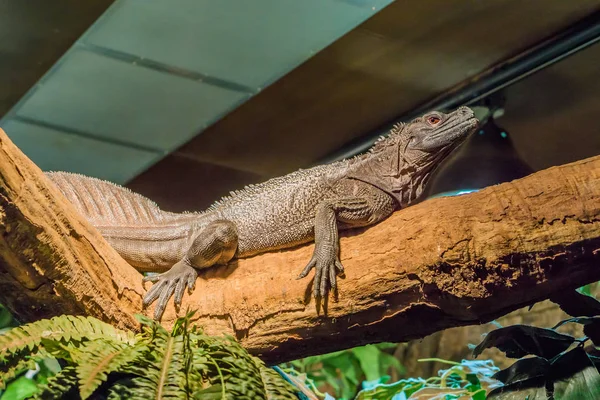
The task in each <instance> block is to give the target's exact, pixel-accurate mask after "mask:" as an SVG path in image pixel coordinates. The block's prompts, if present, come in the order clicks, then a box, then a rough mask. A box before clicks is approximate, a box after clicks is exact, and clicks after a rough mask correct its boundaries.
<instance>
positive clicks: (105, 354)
mask: <svg viewBox="0 0 600 400" xmlns="http://www.w3.org/2000/svg"><path fill="white" fill-rule="evenodd" d="M146 349H147V348H146V347H145V346H133V347H132V346H128V345H125V344H122V343H115V342H107V341H105V340H102V339H98V340H94V341H91V342H87V343H86V344H85V346H82V347H81V348H79V349H74V350H72V351H71V358H72V360H73V362H74V363H76V365H77V367H76V372H77V377H78V378H79V394H80V395H81V398H82V399H87V398H88V397H89V396H90V395H91V394H92V393H93V392H94V390H96V389H97V388H98V386H100V385H101V384H102V383H103V382H105V381H106V379H107V377H108V375H109V374H110V373H111V372H115V371H119V370H120V368H121V367H123V366H124V365H126V364H128V363H132V362H134V361H136V359H137V358H138V357H140V356H141V353H143V352H144V351H145V350H146Z"/></svg>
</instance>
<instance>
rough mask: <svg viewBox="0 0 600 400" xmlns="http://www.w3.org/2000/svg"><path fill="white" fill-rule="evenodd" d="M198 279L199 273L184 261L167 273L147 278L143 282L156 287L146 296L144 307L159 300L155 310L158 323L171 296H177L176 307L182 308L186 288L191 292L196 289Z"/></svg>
mask: <svg viewBox="0 0 600 400" xmlns="http://www.w3.org/2000/svg"><path fill="white" fill-rule="evenodd" d="M197 277H198V272H196V270H195V269H194V268H193V267H192V266H191V265H189V264H187V263H185V262H184V261H180V262H178V263H177V264H175V265H173V266H172V267H171V269H170V270H168V271H167V272H165V273H162V274H159V275H152V276H145V277H144V279H143V280H142V281H143V282H154V285H152V287H151V288H150V290H148V293H146V296H144V300H143V305H144V307H147V306H149V305H150V304H152V303H154V301H155V300H156V299H158V303H157V304H156V308H155V309H154V319H155V320H157V321H158V320H160V319H161V317H162V315H163V313H164V312H165V308H166V307H167V302H168V301H169V299H170V298H171V296H173V295H175V299H174V302H175V306H176V307H180V306H181V300H182V299H183V293H184V292H185V288H186V287H187V288H188V289H189V291H190V292H191V291H192V290H193V289H194V285H195V283H196V278H197Z"/></svg>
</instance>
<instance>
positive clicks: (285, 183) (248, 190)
mask: <svg viewBox="0 0 600 400" xmlns="http://www.w3.org/2000/svg"><path fill="white" fill-rule="evenodd" d="M347 162H348V161H346V160H343V161H338V162H335V163H332V164H324V165H318V166H316V167H312V168H309V169H299V170H297V171H295V172H292V173H290V174H287V175H283V176H278V177H276V178H271V179H269V180H268V181H265V182H262V183H257V184H251V185H247V186H245V187H244V188H243V189H240V190H234V191H232V192H229V195H227V196H224V197H222V198H221V199H220V200H217V201H216V202H214V203H213V204H212V205H211V206H210V207H209V208H208V209H207V210H206V212H211V211H215V210H217V209H219V208H221V207H223V206H228V205H231V204H232V203H234V202H238V201H244V200H248V199H251V198H253V197H255V196H263V195H264V194H265V193H268V192H270V191H271V190H273V189H275V190H276V189H282V188H289V189H290V190H293V189H292V187H293V185H298V184H300V183H301V182H305V181H306V180H307V179H318V178H319V176H321V175H323V174H327V173H329V172H331V171H339V170H343V168H342V167H340V163H347Z"/></svg>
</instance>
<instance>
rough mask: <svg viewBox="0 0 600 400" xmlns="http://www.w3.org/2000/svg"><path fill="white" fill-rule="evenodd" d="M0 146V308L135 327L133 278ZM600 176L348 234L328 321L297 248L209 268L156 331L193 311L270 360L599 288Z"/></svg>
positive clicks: (578, 169)
mask: <svg viewBox="0 0 600 400" xmlns="http://www.w3.org/2000/svg"><path fill="white" fill-rule="evenodd" d="M0 144H1V145H0V157H1V159H2V160H3V161H2V162H0V208H1V210H0V211H2V213H1V214H2V215H1V216H2V217H3V224H2V225H3V226H2V227H1V228H0V229H1V230H2V237H3V239H2V241H1V243H0V256H1V257H2V263H1V264H0V274H2V275H0V280H1V281H2V282H1V289H2V290H1V291H0V303H2V304H6V305H7V306H8V307H9V308H10V309H11V311H13V312H15V313H16V314H17V316H18V317H19V318H20V319H22V320H23V321H31V320H34V319H38V318H42V317H48V316H51V315H55V314H60V313H63V312H70V313H85V314H87V315H93V316H95V317H98V318H101V319H104V320H107V321H109V322H112V323H114V324H116V325H119V326H126V327H134V326H135V324H134V323H132V318H131V313H133V312H137V311H139V310H140V309H139V307H140V299H141V296H142V293H143V291H142V290H141V287H140V283H139V280H140V275H139V274H137V273H136V272H135V271H134V270H133V269H132V268H131V267H130V266H129V265H126V264H125V263H124V262H123V261H122V260H120V259H119V258H118V256H117V255H116V254H115V253H114V251H113V250H112V249H110V248H109V247H108V246H107V245H106V243H104V242H103V240H102V239H101V238H100V237H99V235H98V233H97V232H96V231H95V230H94V229H93V228H91V227H90V226H89V225H87V224H86V223H85V221H83V220H82V219H81V218H80V217H79V216H78V215H77V214H76V213H75V212H74V210H73V209H72V208H71V207H70V205H68V204H66V202H65V201H64V199H63V198H62V197H61V195H60V194H58V193H57V191H56V190H54V189H53V188H52V187H50V186H51V184H50V183H49V182H48V181H47V180H46V179H45V178H44V176H43V174H42V173H41V172H40V171H39V169H37V168H36V167H35V166H33V164H32V163H31V162H30V161H29V160H27V159H26V158H25V157H24V156H22V155H21V154H20V152H19V151H18V150H17V149H16V148H15V147H14V146H12V144H11V143H10V142H9V141H8V139H7V138H6V136H4V135H2V136H1V137H0ZM599 177H600V157H594V158H590V159H587V160H583V161H579V162H576V163H572V164H568V165H564V166H561V167H555V168H550V169H548V170H545V171H541V172H538V173H536V174H533V175H530V176H528V177H526V178H523V179H520V180H517V181H514V182H511V183H506V184H502V185H497V186H493V187H490V188H487V189H485V190H482V191H480V192H477V193H473V194H469V195H464V196H459V197H450V198H439V199H432V200H428V201H425V202H423V203H421V204H418V205H415V206H413V207H409V208H407V209H405V210H401V211H399V212H397V213H395V214H394V215H393V216H391V217H390V218H389V219H387V220H386V221H384V222H382V223H380V224H378V225H376V226H374V227H371V228H368V229H361V230H354V231H350V232H346V233H344V234H343V235H342V239H341V248H342V254H341V256H342V263H343V264H344V265H345V267H346V279H343V280H340V281H339V286H340V289H339V301H338V302H333V301H330V302H328V303H326V304H325V306H326V310H327V312H326V313H323V312H321V313H317V310H316V306H315V302H314V300H313V299H311V298H310V280H309V279H308V278H307V279H305V280H296V279H295V277H296V276H297V274H298V273H299V271H300V270H301V269H302V267H304V265H305V263H306V262H307V261H308V260H309V258H310V256H311V252H312V249H313V246H312V245H306V246H302V247H299V248H296V249H292V250H288V251H281V252H272V253H267V254H262V255H258V256H255V257H251V258H248V259H241V260H236V261H234V262H232V263H230V264H229V265H228V266H226V267H221V268H213V269H209V270H207V271H204V272H203V273H202V274H201V276H200V278H199V279H198V281H197V283H196V290H195V292H194V293H192V294H191V295H187V294H186V296H185V297H184V307H183V309H182V310H180V311H179V313H176V311H175V310H174V308H173V307H172V306H169V307H168V308H167V311H166V313H165V316H164V318H163V324H164V325H165V326H169V325H171V324H172V323H173V321H174V319H175V318H176V317H177V315H181V314H184V313H185V311H186V309H187V308H189V309H195V310H197V313H196V315H197V316H198V318H199V319H198V323H199V324H201V325H202V326H204V328H205V330H206V331H207V333H212V334H218V333H228V334H231V335H233V336H235V337H237V338H238V339H239V340H240V341H241V343H242V344H243V345H244V346H246V348H247V349H248V350H249V351H250V352H252V353H253V354H256V355H258V356H260V357H262V358H263V359H264V360H266V361H267V362H271V363H275V362H281V361H286V360H291V359H295V358H299V357H303V356H307V355H313V354H319V353H324V352H328V351H333V350H339V349H342V348H348V347H352V346H356V345H360V344H366V343H374V342H379V341H396V342H399V341H405V340H409V339H414V338H420V337H424V336H426V335H428V334H431V333H433V332H436V331H439V330H442V329H446V328H449V327H453V326H461V325H468V324H478V323H481V322H484V321H489V320H491V319H494V318H496V317H498V316H500V315H503V314H506V313H508V312H510V311H512V310H514V309H516V308H519V307H521V306H523V305H525V304H530V303H533V302H536V301H539V300H542V299H544V298H547V297H549V296H550V295H551V294H552V293H555V292H558V291H563V290H570V289H574V288H576V287H578V286H581V285H584V284H586V283H590V282H594V281H597V280H600V264H599V262H598V261H599V259H600V180H599ZM40 290H42V292H43V293H44V295H43V296H40V295H38V294H37V292H39V291H40ZM146 312H147V313H148V314H149V315H151V312H152V309H149V310H147V311H146Z"/></svg>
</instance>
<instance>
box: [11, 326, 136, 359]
mask: <svg viewBox="0 0 600 400" xmlns="http://www.w3.org/2000/svg"><path fill="white" fill-rule="evenodd" d="M99 338H105V339H106V338H111V339H112V340H115V341H117V342H122V343H127V344H131V345H132V344H134V343H135V335H134V334H133V333H132V332H127V331H122V330H120V329H116V328H114V327H113V326H111V325H109V324H106V323H104V322H102V321H99V320H97V319H95V318H91V317H90V318H87V317H81V316H71V315H61V316H59V317H54V318H52V319H49V320H47V319H45V320H41V321H37V322H33V323H30V324H26V325H22V326H19V327H16V328H13V329H11V330H9V331H8V332H6V333H4V334H2V335H0V360H3V359H5V358H6V357H7V356H10V355H11V354H14V353H15V352H17V351H19V350H25V349H27V350H29V352H34V351H35V350H36V348H37V347H38V346H40V344H41V343H42V341H44V340H51V341H61V340H65V341H67V342H68V341H71V340H77V341H81V340H83V339H87V340H94V339H99Z"/></svg>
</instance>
